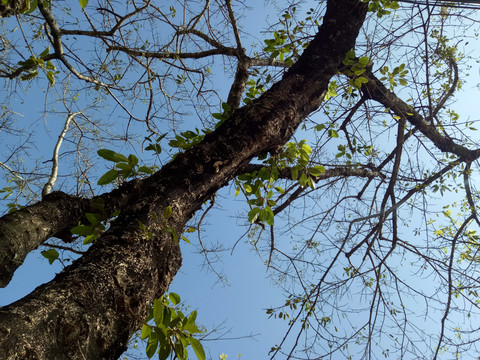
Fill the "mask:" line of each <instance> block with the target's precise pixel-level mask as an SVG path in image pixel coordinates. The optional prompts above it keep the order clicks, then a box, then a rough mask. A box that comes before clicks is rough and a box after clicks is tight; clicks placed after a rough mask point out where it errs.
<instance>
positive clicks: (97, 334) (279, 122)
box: [0, 0, 366, 359]
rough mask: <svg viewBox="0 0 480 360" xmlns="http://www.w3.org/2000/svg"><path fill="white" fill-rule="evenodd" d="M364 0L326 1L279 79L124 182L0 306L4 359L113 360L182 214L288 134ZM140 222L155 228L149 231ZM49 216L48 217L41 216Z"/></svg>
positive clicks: (172, 255)
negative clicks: (28, 284) (82, 236)
mask: <svg viewBox="0 0 480 360" xmlns="http://www.w3.org/2000/svg"><path fill="white" fill-rule="evenodd" d="M365 14H366V5H365V4H363V3H359V2H358V1H357V0H335V1H329V3H328V8H327V13H326V15H325V17H324V24H323V25H322V26H321V27H320V29H319V32H318V34H317V35H316V37H315V38H314V40H313V41H312V42H311V44H310V46H309V47H308V48H307V49H306V50H305V52H304V54H303V55H302V57H301V58H300V60H299V61H298V62H297V63H296V64H295V65H294V66H293V67H292V68H291V69H290V70H289V71H288V73H287V74H286V75H285V76H284V78H283V79H282V80H281V81H280V82H278V83H277V84H275V85H274V86H273V87H272V88H271V89H270V90H269V91H267V92H266V93H265V94H263V95H262V96H261V97H260V98H259V99H258V100H257V101H255V102H254V103H253V104H251V105H249V106H245V107H243V108H240V109H238V110H237V111H236V112H235V114H234V115H233V116H232V118H230V119H229V120H228V121H227V122H225V123H224V124H223V125H222V126H220V127H219V128H218V129H217V130H216V131H215V132H213V133H211V134H208V135H206V136H205V138H204V140H203V141H202V142H201V143H200V144H199V145H197V146H195V147H194V148H192V149H191V150H190V151H188V152H186V153H184V154H181V155H179V156H177V157H176V158H175V160H174V161H172V162H171V163H169V164H167V165H166V166H164V167H163V168H162V169H161V170H160V171H158V172H157V173H156V174H154V175H152V176H151V177H150V178H148V179H145V180H143V181H141V182H138V183H137V184H136V186H134V187H126V188H125V189H123V192H124V196H125V197H129V196H130V194H129V192H131V193H133V194H134V195H135V198H136V201H135V202H129V203H128V204H127V205H125V206H123V207H122V212H121V215H120V216H119V218H118V219H117V220H116V221H115V222H114V223H113V224H112V226H111V228H110V229H109V231H108V232H106V233H105V234H104V235H103V236H102V237H101V238H100V239H99V240H97V241H96V243H95V244H94V245H92V246H91V248H90V249H89V250H88V252H87V253H86V254H85V255H84V256H83V257H82V258H81V259H79V260H78V261H76V262H75V263H74V264H73V265H71V266H70V267H68V268H66V269H65V270H64V271H63V272H62V273H60V274H59V275H58V276H57V277H56V278H55V279H54V280H52V281H51V282H50V283H48V284H45V285H43V286H41V287H39V288H37V289H36V290H35V291H34V292H33V293H32V294H30V295H28V296H27V297H25V298H24V299H22V300H20V301H18V302H16V303H14V304H11V305H9V306H7V307H4V308H2V309H0V358H1V359H116V358H118V356H119V355H120V354H121V353H122V352H123V351H124V350H125V346H126V345H125V344H126V343H127V341H128V339H129V338H130V336H131V335H132V333H133V332H134V331H135V330H136V329H138V328H139V327H140V326H141V324H142V321H143V319H144V318H145V316H146V309H147V306H148V304H149V303H150V302H151V301H152V300H153V299H154V298H156V297H159V296H160V295H162V294H163V292H164V291H165V290H166V289H167V288H168V286H169V284H170V282H171V281H172V279H173V277H174V276H175V273H176V272H177V270H178V269H179V267H180V265H181V255H180V250H179V246H178V244H177V243H176V242H175V241H174V240H173V239H172V236H171V235H169V234H164V233H162V229H164V228H165V219H163V217H162V215H161V214H163V209H164V208H165V207H166V206H171V207H172V209H173V214H172V216H171V217H170V218H169V219H168V226H171V227H173V228H174V229H175V230H176V231H177V233H179V234H180V233H181V232H182V231H183V228H184V226H185V223H186V221H187V220H188V219H189V218H190V217H191V216H192V215H193V214H194V213H195V211H197V210H198V209H199V208H200V206H201V205H202V204H203V203H204V202H205V201H206V200H207V199H208V198H210V197H211V196H212V195H213V194H214V193H215V192H216V191H217V190H218V189H219V188H220V187H222V186H224V185H225V184H226V183H228V182H229V181H230V180H231V179H232V178H233V177H234V176H235V175H238V174H239V173H241V172H242V171H243V170H244V168H245V166H246V165H247V164H248V163H249V161H250V160H251V159H252V157H254V156H257V155H259V154H261V153H263V152H266V151H273V150H275V149H277V148H278V147H281V146H283V145H284V143H285V142H286V141H287V140H288V139H289V138H290V136H291V135H292V133H293V131H294V130H295V129H296V128H297V127H298V126H299V124H300V123H301V122H302V120H303V119H304V118H305V117H306V116H307V115H308V114H309V113H310V112H312V111H313V110H315V109H316V108H317V107H318V106H319V105H320V103H321V101H322V100H323V98H324V94H325V92H326V89H327V86H328V82H329V80H330V78H331V77H332V76H333V75H334V74H335V73H336V72H337V71H338V67H339V66H340V65H341V61H342V59H343V58H344V56H345V53H346V52H347V51H348V50H349V49H351V48H353V47H354V44H355V39H356V37H357V34H358V31H359V29H360V27H361V25H362V23H363V21H364V18H365ZM138 221H141V222H142V223H143V224H144V225H145V226H146V228H147V229H148V231H150V232H151V233H152V234H153V235H154V236H153V238H152V237H150V238H147V237H146V236H145V234H144V232H142V231H141V230H140V228H139V226H138ZM47 222H48V219H47Z"/></svg>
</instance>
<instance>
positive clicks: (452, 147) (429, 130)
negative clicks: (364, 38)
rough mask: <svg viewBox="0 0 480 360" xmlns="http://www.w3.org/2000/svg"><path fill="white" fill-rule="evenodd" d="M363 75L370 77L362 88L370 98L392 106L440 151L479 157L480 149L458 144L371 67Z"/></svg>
mask: <svg viewBox="0 0 480 360" xmlns="http://www.w3.org/2000/svg"><path fill="white" fill-rule="evenodd" d="M362 76H365V77H366V78H368V82H367V83H366V84H362V88H361V89H362V92H363V93H364V95H365V96H366V97H367V98H368V99H371V100H374V101H377V102H379V103H380V104H382V105H383V106H385V107H386V108H390V109H391V110H392V111H393V112H394V113H395V114H396V115H397V116H400V117H405V118H406V119H407V121H408V122H409V123H410V124H411V125H413V126H414V127H415V128H416V129H418V130H419V131H420V132H421V133H422V134H423V135H425V136H426V137H427V138H428V139H429V140H430V141H432V142H433V144H434V145H435V146H436V147H437V148H438V149H439V150H440V151H443V152H449V153H452V154H455V155H457V156H458V157H460V158H462V159H463V160H464V161H474V160H476V159H478V157H479V156H480V149H475V150H471V149H468V148H466V147H465V146H462V145H459V144H456V143H455V142H454V141H453V140H452V139H451V138H450V137H448V136H443V135H442V134H441V133H440V132H439V131H438V130H437V128H436V127H435V126H434V125H432V124H430V123H429V122H428V121H426V120H425V119H424V118H423V116H422V115H420V114H419V113H418V112H417V111H416V110H415V109H414V108H413V107H412V106H410V105H408V104H407V103H406V102H404V101H403V100H402V99H400V98H399V97H398V96H397V95H395V94H394V93H393V92H391V91H390V90H389V89H387V88H386V87H385V85H383V83H382V82H381V81H380V80H379V79H378V78H377V77H376V76H375V75H374V74H373V73H372V71H371V69H370V68H367V69H366V71H365V73H364V74H363V75H362Z"/></svg>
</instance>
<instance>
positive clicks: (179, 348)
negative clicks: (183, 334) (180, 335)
mask: <svg viewBox="0 0 480 360" xmlns="http://www.w3.org/2000/svg"><path fill="white" fill-rule="evenodd" d="M173 350H174V351H175V355H177V358H178V359H179V360H187V358H188V351H187V349H185V347H184V346H183V344H182V343H179V342H178V343H176V344H175V345H173Z"/></svg>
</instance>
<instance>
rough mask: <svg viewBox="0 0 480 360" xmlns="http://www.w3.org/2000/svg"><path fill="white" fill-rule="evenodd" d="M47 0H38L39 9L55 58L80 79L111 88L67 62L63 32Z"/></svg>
mask: <svg viewBox="0 0 480 360" xmlns="http://www.w3.org/2000/svg"><path fill="white" fill-rule="evenodd" d="M44 2H46V0H38V9H39V10H40V13H41V14H42V16H43V17H44V19H45V22H46V23H47V24H48V27H49V28H50V35H51V37H52V39H50V41H51V43H52V45H53V49H54V50H55V57H56V58H57V59H59V60H60V61H61V62H62V63H63V65H65V67H66V68H67V69H68V70H69V71H70V72H71V73H72V74H74V75H75V76H76V77H77V78H78V79H80V80H83V81H86V82H89V83H93V84H95V85H99V86H103V87H107V88H108V87H111V86H110V85H107V84H104V83H102V82H101V81H98V80H97V79H94V78H92V77H88V76H85V75H83V74H81V73H79V72H78V71H77V69H75V68H74V67H73V65H72V64H70V62H69V61H68V60H67V58H66V56H65V52H64V51H63V45H62V34H61V30H60V28H59V27H58V24H57V21H56V20H55V18H54V16H53V14H52V12H51V11H50V8H49V5H48V4H44Z"/></svg>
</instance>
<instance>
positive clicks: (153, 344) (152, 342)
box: [146, 336, 158, 359]
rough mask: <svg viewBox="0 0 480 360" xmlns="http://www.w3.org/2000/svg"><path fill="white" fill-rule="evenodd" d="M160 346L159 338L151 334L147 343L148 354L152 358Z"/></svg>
mask: <svg viewBox="0 0 480 360" xmlns="http://www.w3.org/2000/svg"><path fill="white" fill-rule="evenodd" d="M157 348H158V339H157V338H156V337H154V336H150V337H149V339H148V343H147V349H146V352H147V356H148V358H149V359H150V358H151V357H152V356H153V355H155V352H156V351H157Z"/></svg>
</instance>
